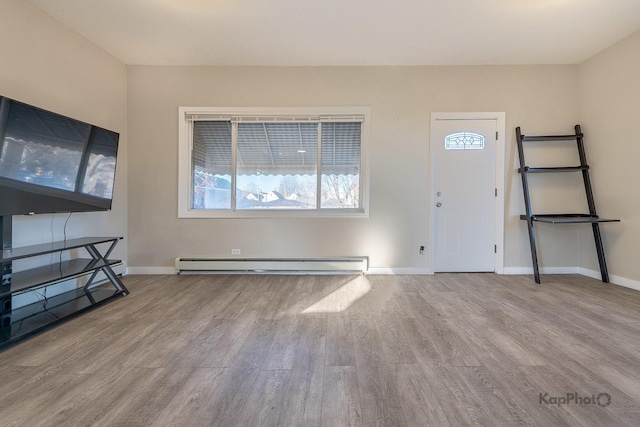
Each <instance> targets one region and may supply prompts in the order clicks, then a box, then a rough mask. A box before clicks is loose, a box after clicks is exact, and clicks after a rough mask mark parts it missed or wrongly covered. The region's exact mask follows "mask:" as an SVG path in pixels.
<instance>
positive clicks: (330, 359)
mask: <svg viewBox="0 0 640 427" xmlns="http://www.w3.org/2000/svg"><path fill="white" fill-rule="evenodd" d="M355 364H356V355H355V350H354V347H353V336H352V334H351V318H350V317H349V315H346V314H339V315H335V316H329V317H328V318H327V350H326V356H325V366H355Z"/></svg>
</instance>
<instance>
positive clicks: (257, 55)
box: [29, 0, 640, 66]
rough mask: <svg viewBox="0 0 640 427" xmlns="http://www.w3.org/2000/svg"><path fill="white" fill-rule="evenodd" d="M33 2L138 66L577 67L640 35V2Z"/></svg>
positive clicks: (597, 0) (419, 0) (111, 51)
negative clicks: (631, 36)
mask: <svg viewBox="0 0 640 427" xmlns="http://www.w3.org/2000/svg"><path fill="white" fill-rule="evenodd" d="M29 1H30V2H31V3H33V4H34V5H36V6H37V7H39V8H41V9H42V10H44V11H45V12H46V13H48V14H49V15H51V16H53V17H54V18H55V19H57V20H58V21H60V22H62V23H63V24H64V25H66V26H67V27H69V28H71V29H72V30H74V31H76V32H77V33H79V34H81V35H82V36H84V37H85V38H86V39H88V40H89V41H91V42H92V43H94V44H95V45H97V46H100V47H101V48H103V49H104V50H106V51H107V52H109V53H111V54H112V55H113V56H115V57H116V58H118V59H120V60H121V61H123V62H124V63H126V64H129V65H268V66H282V65H301V66H311V65H484V64H576V63H580V62H582V61H583V60H585V59H587V58H589V57H590V56H592V55H594V54H596V53H597V52H599V51H601V50H602V49H604V48H606V47H608V46H610V45H612V44H614V43H616V42H617V41H619V40H621V39H623V38H624V37H626V36H628V35H630V34H632V33H634V32H635V31H638V30H640V0H323V1H311V0H29ZM639 54H640V53H639Z"/></svg>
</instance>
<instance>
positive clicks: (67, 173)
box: [0, 96, 119, 215]
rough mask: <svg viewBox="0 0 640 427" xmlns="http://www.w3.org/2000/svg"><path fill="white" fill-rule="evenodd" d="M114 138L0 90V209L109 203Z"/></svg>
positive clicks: (82, 208) (50, 209)
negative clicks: (4, 93) (17, 99)
mask: <svg viewBox="0 0 640 427" xmlns="http://www.w3.org/2000/svg"><path fill="white" fill-rule="evenodd" d="M118 140H119V134H118V133H116V132H113V131H110V130H107V129H103V128H100V127H98V126H93V125H90V124H88V123H85V122H82V121H79V120H76V119H72V118H69V117H65V116H62V115H60V114H56V113H52V112H50V111H46V110H43V109H41V108H38V107H34V106H31V105H27V104H24V103H22V102H18V101H14V100H12V99H9V98H6V97H1V96H0V215H19V214H34V213H55V212H87V211H104V210H109V209H111V200H112V198H113V185H114V180H115V173H116V158H117V153H118Z"/></svg>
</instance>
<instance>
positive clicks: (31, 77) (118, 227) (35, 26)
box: [0, 0, 127, 259]
mask: <svg viewBox="0 0 640 427" xmlns="http://www.w3.org/2000/svg"><path fill="white" fill-rule="evenodd" d="M0 58H1V59H0V64H2V65H1V66H0V94H2V95H4V96H7V97H9V98H13V99H16V100H19V101H22V102H26V103H29V104H32V105H36V106H38V107H41V108H44V109H47V110H51V111H54V112H56V113H60V114H64V115H67V116H70V117H73V118H76V119H80V120H83V121H86V122H89V123H92V124H95V125H98V126H101V127H104V128H107V129H111V130H114V131H116V132H119V133H120V147H119V156H118V165H117V168H118V169H117V172H116V184H115V185H116V186H115V194H114V202H113V210H112V211H111V212H101V213H77V214H73V215H72V217H71V218H70V219H69V222H68V225H67V237H79V236H87V235H89V236H91V235H98V236H99V235H119V236H125V235H126V233H127V182H126V180H127V176H126V169H127V156H126V152H127V125H126V123H127V115H126V108H127V100H126V97H127V92H126V90H127V84H126V79H127V71H126V67H125V66H124V64H122V63H121V62H119V61H117V60H116V59H114V58H113V57H111V56H110V55H108V54H106V53H105V52H104V51H102V50H100V49H98V48H97V47H96V46H94V45H92V44H91V43H89V42H87V41H86V40H85V39H83V38H81V37H80V36H78V35H77V34H75V33H73V32H71V31H69V30H68V29H66V28H65V27H64V26H63V25H62V24H60V23H58V22H57V21H54V20H53V19H51V18H50V17H49V16H47V15H46V14H44V13H43V12H41V11H40V10H39V9H37V8H35V7H34V6H32V5H31V4H30V3H29V2H26V1H23V0H0ZM66 219H67V215H66V214H58V215H36V216H33V217H26V216H19V217H14V221H13V228H14V231H13V240H14V245H15V246H23V245H27V244H33V243H42V242H49V241H51V240H59V239H62V238H63V227H64V223H65V220H66ZM114 257H118V258H122V259H126V258H127V245H126V244H120V245H119V246H118V248H117V249H116V252H114Z"/></svg>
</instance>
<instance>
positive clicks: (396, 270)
mask: <svg viewBox="0 0 640 427" xmlns="http://www.w3.org/2000/svg"><path fill="white" fill-rule="evenodd" d="M365 274H433V271H432V270H431V269H430V268H386V267H369V269H368V270H367V271H366V272H365Z"/></svg>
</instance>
